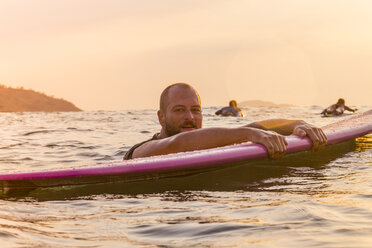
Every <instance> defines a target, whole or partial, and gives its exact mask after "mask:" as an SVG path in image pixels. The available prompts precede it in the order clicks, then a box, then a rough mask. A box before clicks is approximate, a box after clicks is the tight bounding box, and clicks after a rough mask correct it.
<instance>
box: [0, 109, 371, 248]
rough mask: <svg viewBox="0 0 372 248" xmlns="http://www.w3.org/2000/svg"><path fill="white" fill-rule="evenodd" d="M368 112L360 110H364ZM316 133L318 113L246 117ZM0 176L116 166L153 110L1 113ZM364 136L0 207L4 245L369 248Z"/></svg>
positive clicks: (208, 116) (18, 199)
mask: <svg viewBox="0 0 372 248" xmlns="http://www.w3.org/2000/svg"><path fill="white" fill-rule="evenodd" d="M370 108H371V107H363V106H362V107H359V110H360V112H362V111H364V110H368V109H370ZM216 109H217V108H212V107H209V108H205V109H203V112H204V127H215V126H225V127H238V126H241V125H244V124H247V123H250V122H252V121H257V120H263V119H268V118H288V119H303V120H305V121H307V122H309V123H312V124H315V125H317V126H323V125H326V124H328V123H332V122H335V121H338V120H341V119H343V118H347V117H348V115H345V116H343V117H334V118H321V117H320V115H319V114H318V113H319V112H320V111H321V110H322V108H321V107H319V106H311V107H281V108H244V109H243V112H244V115H245V116H246V117H243V118H232V117H227V118H221V117H217V116H214V114H213V113H214V112H215V111H216ZM0 126H1V128H0V137H1V139H0V173H12V172H23V171H35V170H37V171H39V170H53V169H63V168H66V167H71V166H83V165H86V166H96V165H100V164H102V163H105V162H107V161H115V160H121V159H122V157H123V155H124V153H125V151H127V150H128V149H129V148H130V147H131V145H133V144H135V143H137V142H140V141H142V140H145V139H148V138H149V137H151V136H152V135H153V133H155V132H157V131H159V124H158V122H157V118H156V110H133V111H92V112H89V111H88V112H78V113H0ZM371 237H372V135H371V134H370V135H366V136H364V137H361V138H358V139H356V140H355V141H351V142H345V143H342V144H340V145H335V146H332V147H329V148H326V149H323V150H321V151H319V152H316V153H312V152H304V153H301V154H297V155H293V156H288V157H284V158H282V159H280V160H276V161H272V160H266V159H265V160H260V161H257V162H254V163H252V162H251V163H247V164H243V165H238V166H233V167H228V168H224V169H220V170H214V171H210V172H205V173H200V174H194V175H190V176H184V177H176V178H167V179H159V180H149V181H144V182H136V183H120V182H117V183H111V184H97V185H85V186H84V185H83V186H74V187H73V186H69V187H55V188H47V189H36V190H33V191H31V192H26V193H24V194H23V195H6V194H2V195H1V197H0V245H1V247H296V248H297V247H353V248H355V247H372V238H371Z"/></svg>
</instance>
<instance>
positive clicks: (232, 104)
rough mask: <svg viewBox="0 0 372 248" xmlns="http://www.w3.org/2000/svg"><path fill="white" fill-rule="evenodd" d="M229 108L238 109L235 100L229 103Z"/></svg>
mask: <svg viewBox="0 0 372 248" xmlns="http://www.w3.org/2000/svg"><path fill="white" fill-rule="evenodd" d="M229 106H232V107H236V106H238V104H237V103H236V101H235V100H231V101H230V102H229Z"/></svg>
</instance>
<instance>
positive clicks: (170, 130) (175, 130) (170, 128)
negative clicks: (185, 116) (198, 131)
mask: <svg viewBox="0 0 372 248" xmlns="http://www.w3.org/2000/svg"><path fill="white" fill-rule="evenodd" d="M183 127H191V128H197V127H196V123H195V122H194V121H184V122H183V123H182V124H181V125H180V126H174V125H172V124H170V123H169V122H167V121H166V122H165V133H166V134H167V135H168V137H170V136H173V135H176V134H179V133H181V132H182V131H181V128H183Z"/></svg>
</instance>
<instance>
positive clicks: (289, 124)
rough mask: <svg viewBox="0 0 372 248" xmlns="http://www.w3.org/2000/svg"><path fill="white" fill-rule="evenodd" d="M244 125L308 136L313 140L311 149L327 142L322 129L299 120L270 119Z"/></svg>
mask: <svg viewBox="0 0 372 248" xmlns="http://www.w3.org/2000/svg"><path fill="white" fill-rule="evenodd" d="M246 127H254V128H259V129H262V130H267V131H274V132H277V133H279V134H282V135H291V134H294V135H297V136H300V137H305V136H308V137H309V138H310V139H311V141H312V142H313V150H314V151H315V150H318V149H319V148H321V147H322V146H325V145H326V144H327V136H326V135H325V134H324V132H323V130H322V129H320V128H317V127H314V126H313V125H311V124H309V123H306V122H305V121H301V120H286V119H270V120H264V121H258V122H253V123H251V124H248V125H246Z"/></svg>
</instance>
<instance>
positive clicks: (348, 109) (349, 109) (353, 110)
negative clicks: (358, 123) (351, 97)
mask: <svg viewBox="0 0 372 248" xmlns="http://www.w3.org/2000/svg"><path fill="white" fill-rule="evenodd" d="M345 110H347V111H351V112H355V111H357V110H358V109H352V108H350V107H348V106H346V105H345Z"/></svg>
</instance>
